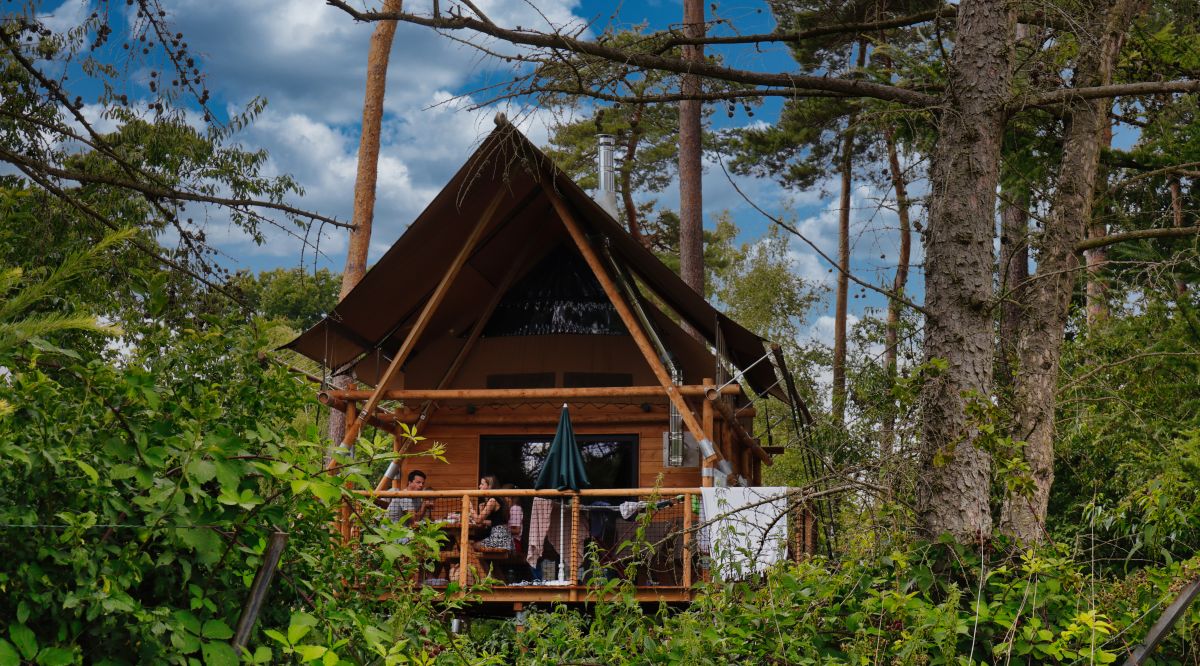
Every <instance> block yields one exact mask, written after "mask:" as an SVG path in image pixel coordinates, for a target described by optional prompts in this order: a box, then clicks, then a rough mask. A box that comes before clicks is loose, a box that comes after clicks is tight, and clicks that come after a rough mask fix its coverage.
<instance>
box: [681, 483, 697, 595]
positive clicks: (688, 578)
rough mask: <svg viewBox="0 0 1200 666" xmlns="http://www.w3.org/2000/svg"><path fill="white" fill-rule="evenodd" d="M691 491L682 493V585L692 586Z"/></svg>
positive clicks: (689, 587)
mask: <svg viewBox="0 0 1200 666" xmlns="http://www.w3.org/2000/svg"><path fill="white" fill-rule="evenodd" d="M693 497H695V495H692V494H691V493H684V494H683V586H684V587H685V588H688V589H691V587H692V522H693V517H692V498H693Z"/></svg>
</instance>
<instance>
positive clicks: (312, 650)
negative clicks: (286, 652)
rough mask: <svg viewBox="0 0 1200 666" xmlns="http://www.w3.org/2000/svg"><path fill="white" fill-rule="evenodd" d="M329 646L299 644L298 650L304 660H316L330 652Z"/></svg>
mask: <svg viewBox="0 0 1200 666" xmlns="http://www.w3.org/2000/svg"><path fill="white" fill-rule="evenodd" d="M328 651H329V650H328V648H326V647H325V646H324V645H298V646H296V652H299V653H300V658H301V659H303V660H304V661H316V660H317V659H320V658H321V657H322V656H324V655H325V653H326V652H328Z"/></svg>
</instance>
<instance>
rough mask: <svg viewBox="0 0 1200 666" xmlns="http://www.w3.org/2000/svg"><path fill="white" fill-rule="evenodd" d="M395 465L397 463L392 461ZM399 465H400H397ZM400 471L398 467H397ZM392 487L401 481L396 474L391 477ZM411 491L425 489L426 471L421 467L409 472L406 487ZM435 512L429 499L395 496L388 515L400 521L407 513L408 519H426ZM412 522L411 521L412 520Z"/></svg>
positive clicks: (389, 469)
mask: <svg viewBox="0 0 1200 666" xmlns="http://www.w3.org/2000/svg"><path fill="white" fill-rule="evenodd" d="M392 464H393V465H395V463H392ZM396 467H397V468H398V467H399V466H398V465H397V466H396ZM397 471H398V469H397ZM391 472H392V468H391V467H389V468H388V473H391ZM391 479H392V487H393V488H394V487H395V485H396V483H397V482H398V481H399V480H398V479H396V477H395V476H392V477H391ZM404 489H405V490H408V491H411V492H419V491H422V490H425V472H422V471H421V470H419V469H414V470H413V471H411V472H409V473H408V486H407V487H405V488H404ZM432 513H433V502H431V501H429V500H420V499H417V498H416V497H393V498H392V500H391V501H390V502H388V508H387V515H388V520H390V521H392V522H393V523H395V522H400V521H401V520H404V517H405V515H406V514H407V515H408V516H409V518H408V521H417V520H424V519H426V518H429V517H430V515H431V514H432ZM410 524H411V522H410Z"/></svg>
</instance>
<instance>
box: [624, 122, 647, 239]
mask: <svg viewBox="0 0 1200 666" xmlns="http://www.w3.org/2000/svg"><path fill="white" fill-rule="evenodd" d="M642 109H643V107H642V106H640V105H639V106H637V107H636V108H634V110H633V116H632V118H630V121H629V137H628V139H626V141H625V160H624V161H623V162H622V163H621V203H622V204H623V205H624V206H625V222H626V223H627V224H628V225H629V235H630V236H633V238H634V240H636V241H637V242H639V243H641V244H642V246H643V247H645V248H646V249H649V248H650V239H648V238H646V237H645V236H644V235H643V234H642V225H641V221H640V219H639V216H638V209H637V203H635V202H634V200H633V182H632V181H633V164H634V160H635V159H636V158H637V149H638V143H639V142H640V141H641V139H642V130H641V126H640V123H641V120H642Z"/></svg>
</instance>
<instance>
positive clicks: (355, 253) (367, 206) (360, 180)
mask: <svg viewBox="0 0 1200 666" xmlns="http://www.w3.org/2000/svg"><path fill="white" fill-rule="evenodd" d="M403 5H404V2H403V0H385V2H384V4H383V10H382V11H385V12H398V11H400V10H401V9H402V8H403ZM395 36H396V22H395V21H379V22H378V23H376V24H375V31H374V32H373V33H371V44H370V46H369V47H368V50H367V84H366V91H365V94H364V96H363V119H362V136H361V138H360V139H359V142H358V173H357V174H356V176H355V180H354V218H353V220H352V224H353V228H352V229H350V244H349V247H348V248H347V249H346V266H345V268H344V269H343V270H342V288H341V291H340V293H339V295H338V299H339V300H340V299H343V298H345V297H346V294H348V293H350V290H351V289H353V288H354V285H356V284H358V282H359V280H362V276H363V275H364V274H365V273H366V272H367V251H368V250H369V249H370V245H371V223H372V222H373V221H374V218H375V183H376V181H377V180H378V175H379V134H380V128H381V126H382V124H383V96H384V93H385V92H386V90H387V70H388V59H389V57H390V56H391V52H392V39H393V38H394V37H395ZM351 381H352V380H351V378H350V377H347V376H344V375H342V376H337V377H334V378H333V385H334V387H335V388H339V389H344V388H349V387H350V383H351ZM345 436H346V416H345V414H343V413H342V412H341V411H340V410H337V409H333V410H330V412H329V439H330V441H332V442H334V443H335V444H337V443H339V442H341V441H342V439H343V438H344V437H345Z"/></svg>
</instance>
